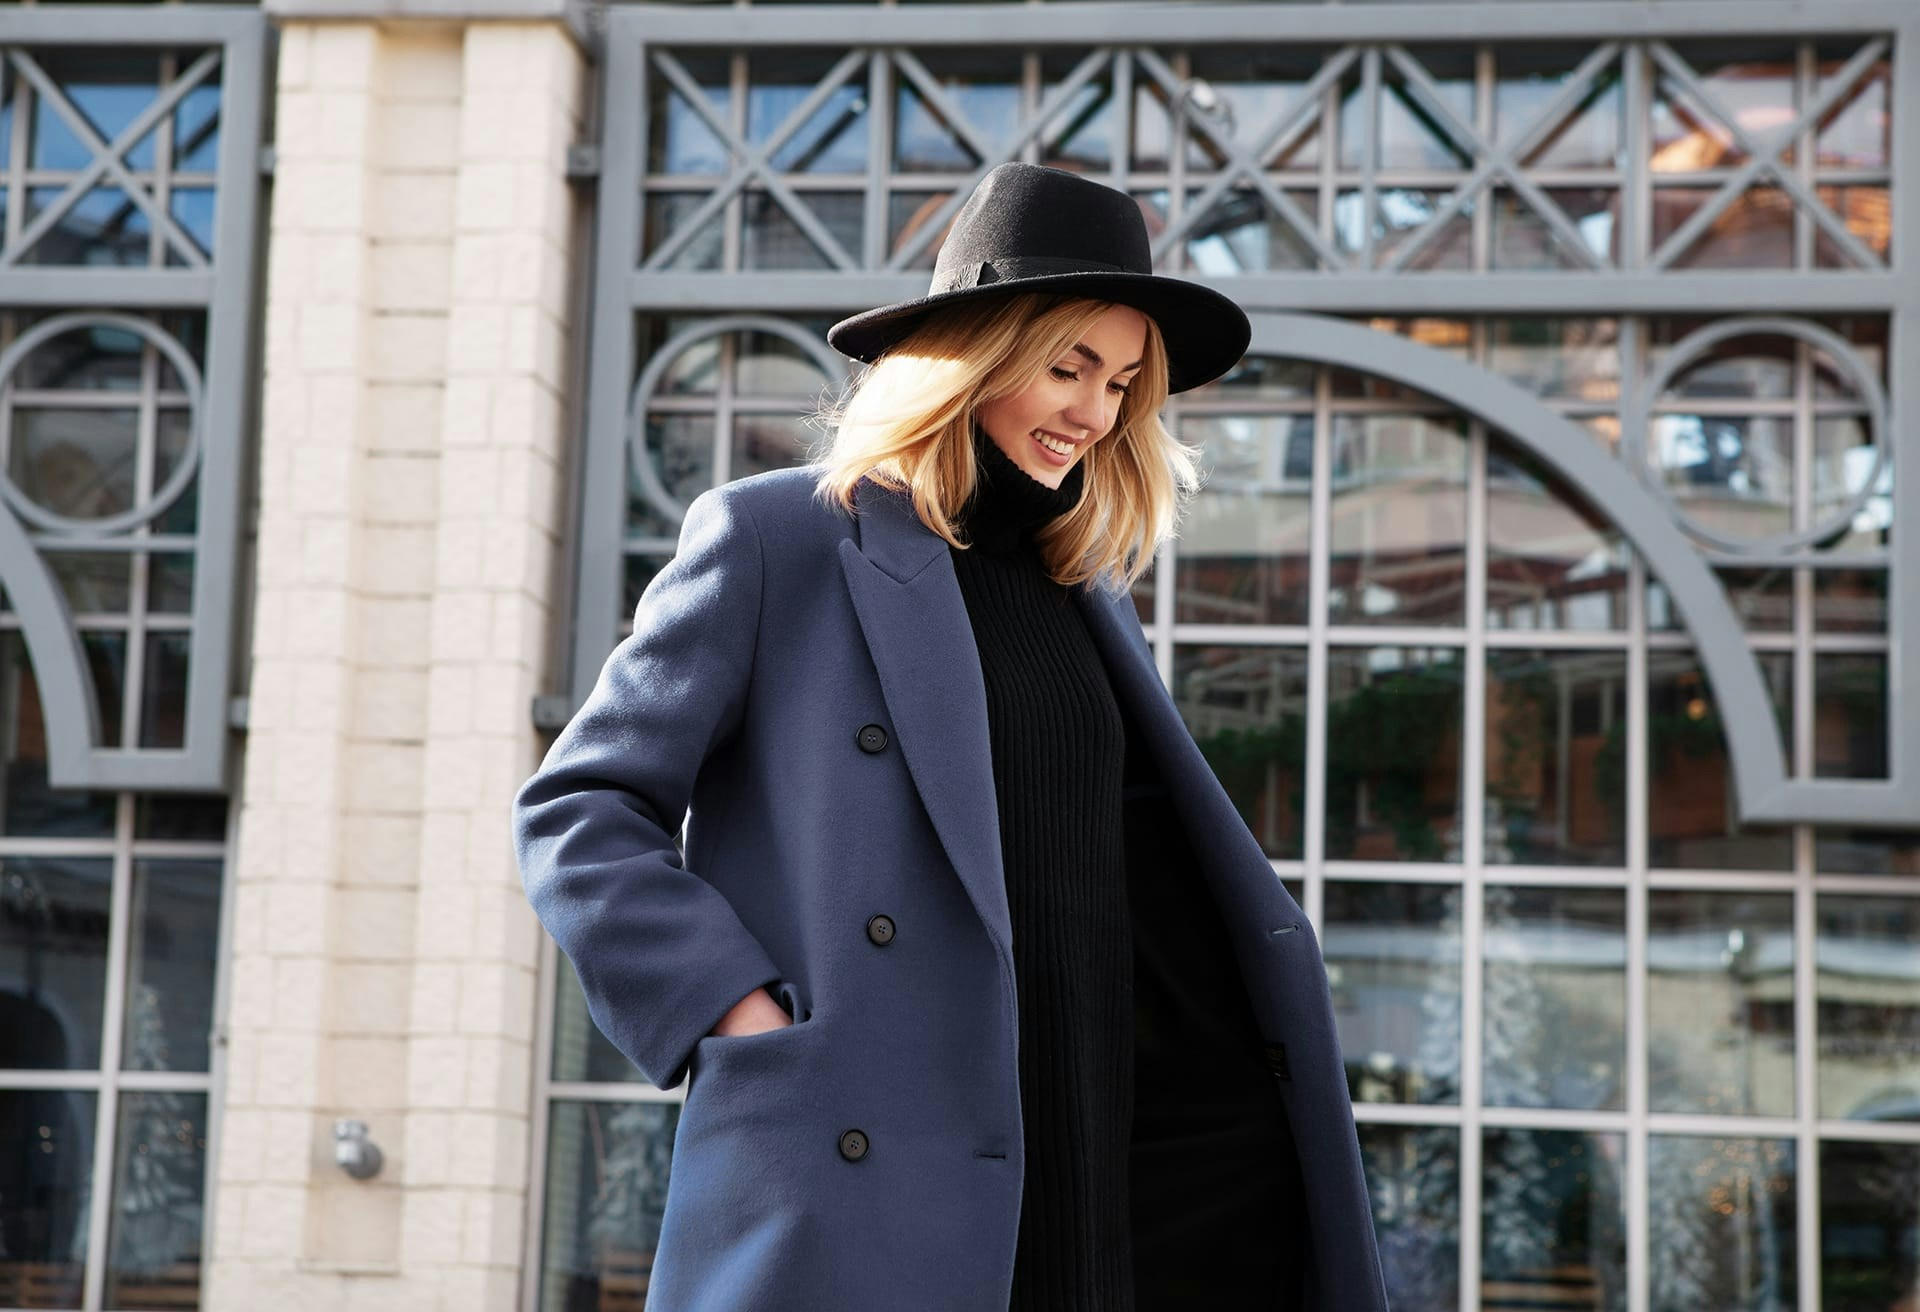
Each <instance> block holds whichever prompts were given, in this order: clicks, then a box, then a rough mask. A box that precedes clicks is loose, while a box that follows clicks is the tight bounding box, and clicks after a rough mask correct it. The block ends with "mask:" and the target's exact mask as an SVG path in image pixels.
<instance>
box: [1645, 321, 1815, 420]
mask: <svg viewBox="0 0 1920 1312" xmlns="http://www.w3.org/2000/svg"><path fill="white" fill-rule="evenodd" d="M1701 326H1702V325H1701V324H1699V323H1695V322H1692V321H1687V322H1683V323H1675V322H1673V321H1664V322H1660V323H1658V324H1656V326H1655V328H1654V331H1653V338H1654V345H1653V346H1652V347H1651V348H1650V349H1649V351H1648V361H1649V364H1650V365H1653V366H1655V367H1658V366H1660V365H1663V364H1665V363H1666V360H1667V357H1668V355H1669V354H1670V352H1671V349H1672V347H1673V345H1674V343H1675V342H1676V341H1677V340H1678V337H1679V335H1680V333H1681V330H1684V331H1685V332H1687V333H1691V332H1692V331H1693V330H1694V329H1696V328H1698V327H1701ZM1798 353H1799V343H1798V342H1797V341H1796V340H1795V339H1794V338H1791V337H1787V336H1784V335H1782V334H1779V333H1751V334H1746V335H1743V336H1739V337H1729V338H1726V339H1725V340H1723V341H1720V342H1717V343H1715V344H1714V345H1713V346H1710V347H1708V348H1707V349H1705V350H1704V351H1701V352H1700V353H1699V354H1698V355H1696V356H1694V357H1693V360H1692V361H1691V362H1690V363H1689V364H1688V365H1687V366H1686V367H1685V368H1684V369H1682V370H1681V371H1680V373H1679V374H1678V376H1676V377H1675V378H1674V380H1673V382H1672V383H1671V384H1670V385H1669V386H1668V388H1667V390H1666V391H1665V392H1664V393H1662V394H1661V399H1665V398H1673V397H1678V398H1682V399H1684V400H1688V401H1783V400H1786V399H1788V398H1790V397H1791V396H1793V394H1794V381H1793V375H1794V367H1795V360H1796V357H1797V355H1798Z"/></svg>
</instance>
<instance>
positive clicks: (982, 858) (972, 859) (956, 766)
mask: <svg viewBox="0 0 1920 1312" xmlns="http://www.w3.org/2000/svg"><path fill="white" fill-rule="evenodd" d="M859 507H860V508H859V514H858V515H857V516H856V517H855V521H856V523H857V525H858V534H859V544H858V545H857V546H856V545H855V543H854V541H853V540H852V539H848V540H845V541H843V542H841V544H840V565H841V568H842V569H843V570H845V572H846V576H847V591H848V592H849V593H850V594H851V595H852V597H853V608H854V611H855V612H856V613H857V614H858V616H859V618H860V631H861V633H862V634H863V635H864V636H865V638H866V640H867V650H868V651H869V652H871V653H872V656H873V664H874V668H875V669H876V670H877V671H878V672H879V675H880V691H881V694H882V696H884V697H885V698H886V701H887V712H888V714H889V715H891V716H892V718H893V733H894V737H895V739H896V740H897V741H898V742H899V744H900V751H901V754H902V755H903V756H904V757H905V758H906V763H907V771H908V773H909V774H910V775H911V776H912V778H913V783H914V787H915V788H917V789H918V790H919V792H920V801H921V803H922V805H924V806H925V807H926V810H927V815H928V816H929V817H930V818H931V819H932V821H933V828H934V832H935V833H936V834H938V835H939V837H940V843H941V846H943V847H944V848H946V851H947V858H948V860H950V861H952V862H953V868H954V869H955V870H956V871H957V872H959V875H960V882H961V883H962V884H963V885H964V886H965V887H966V890H967V896H968V897H969V898H970V899H971V900H972V902H973V906H974V910H975V911H976V912H978V913H979V916H980V919H981V921H982V922H983V923H984V924H985V925H986V927H987V932H988V934H989V935H990V936H991V937H992V938H993V940H994V943H995V944H996V946H997V947H998V948H999V950H1000V952H1001V953H1002V956H1003V959H1004V960H1006V961H1007V962H1008V963H1009V966H1011V962H1012V959H1013V935H1012V931H1011V928H1010V922H1009V918H1008V913H1007V886H1006V876H1005V874H1004V872H1003V870H1002V868H1001V864H1000V821H999V805H998V802H997V800H996V798H995V795H994V789H993V754H992V753H993V749H992V746H991V744H990V743H989V741H988V737H987V691H986V685H985V683H984V682H983V681H982V678H981V674H980V652H979V649H978V648H977V647H976V646H975V645H974V641H973V626H972V624H971V622H970V621H969V620H968V618H967V609H966V601H965V599H964V598H962V597H961V595H960V581H959V579H958V578H957V577H956V576H955V575H954V572H953V560H952V558H951V557H949V555H948V554H947V544H946V541H945V540H944V539H942V538H941V537H940V536H939V535H938V534H937V533H934V532H933V531H932V530H931V529H929V528H927V526H926V525H924V524H922V523H921V522H920V518H919V516H918V515H916V514H915V513H914V511H913V503H912V500H911V498H909V497H908V496H907V495H906V494H904V493H902V492H898V491H895V490H894V489H891V488H887V487H883V486H882V485H881V484H878V483H875V482H873V481H871V480H868V481H867V482H864V483H862V484H861V485H860V492H859Z"/></svg>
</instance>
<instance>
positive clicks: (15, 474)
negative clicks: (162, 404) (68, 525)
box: [7, 405, 140, 520]
mask: <svg viewBox="0 0 1920 1312" xmlns="http://www.w3.org/2000/svg"><path fill="white" fill-rule="evenodd" d="M139 417H140V416H139V412H138V411H137V410H134V409H131V408H128V409H124V410H121V409H115V410H68V409H54V408H50V407H46V406H31V407H29V406H22V405H16V406H14V407H13V432H12V442H11V444H10V445H11V453H10V456H9V459H8V462H7V472H8V475H9V476H10V477H11V478H12V479H13V483H14V486H15V487H17V488H19V490H20V491H21V493H23V494H24V495H25V496H26V497H27V498H28V499H29V500H30V501H32V502H33V503H34V504H35V505H37V506H40V507H41V508H43V509H46V510H50V511H52V512H54V513H55V514H58V515H66V516H68V517H70V518H73V519H82V520H86V519H101V518H104V517H106V516H109V515H117V514H119V513H121V512H122V511H125V510H128V509H131V508H132V506H133V505H134V503H135V489H134V485H133V475H134V466H135V463H136V462H135V460H134V452H135V451H136V450H137V449H138V448H139Z"/></svg>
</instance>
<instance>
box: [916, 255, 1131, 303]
mask: <svg viewBox="0 0 1920 1312" xmlns="http://www.w3.org/2000/svg"><path fill="white" fill-rule="evenodd" d="M1129 272H1131V270H1129V269H1126V268H1123V267H1122V266H1120V265H1118V264H1103V263H1101V262H1100V261H1099V260H1082V259H1076V258H1074V257H1073V256H1068V255H1012V256H1008V257H1007V258H1006V259H1004V260H986V261H984V262H982V263H980V264H966V265H962V266H961V267H960V268H958V269H956V270H954V274H953V277H952V278H950V279H948V280H947V282H946V284H945V285H944V286H941V287H937V288H934V289H933V291H934V294H936V295H937V294H938V293H940V292H952V291H961V290H964V289H965V288H968V287H985V286H987V285H989V284H991V283H996V282H1018V281H1019V280H1020V279H1022V278H1041V277H1046V276H1048V275H1050V274H1056V273H1129Z"/></svg>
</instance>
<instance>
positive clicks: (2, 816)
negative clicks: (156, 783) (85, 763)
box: [0, 632, 115, 838]
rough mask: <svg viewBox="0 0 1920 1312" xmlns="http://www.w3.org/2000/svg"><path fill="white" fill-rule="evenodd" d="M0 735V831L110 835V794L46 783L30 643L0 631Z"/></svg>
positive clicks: (14, 835)
mask: <svg viewBox="0 0 1920 1312" xmlns="http://www.w3.org/2000/svg"><path fill="white" fill-rule="evenodd" d="M0 724H4V725H7V726H8V732H7V733H5V734H3V735H0V752H3V753H4V766H5V776H4V783H3V786H4V788H5V796H4V797H0V803H3V804H0V833H4V834H5V835H6V836H7V837H9V838H23V837H55V836H57V837H62V838H107V837H111V836H112V834H113V814H114V805H115V798H114V794H112V793H104V792H99V793H96V792H79V791H76V790H73V789H69V788H61V789H52V788H48V787H47V724H46V716H45V713H44V711H43V710H42V708H41V705H40V690H39V688H38V686H37V685H36V684H35V682H34V678H33V667H32V666H31V665H30V664H28V662H27V646H26V643H25V642H24V641H23V640H22V639H21V637H20V635H19V634H18V633H4V632H0Z"/></svg>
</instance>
